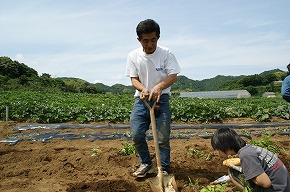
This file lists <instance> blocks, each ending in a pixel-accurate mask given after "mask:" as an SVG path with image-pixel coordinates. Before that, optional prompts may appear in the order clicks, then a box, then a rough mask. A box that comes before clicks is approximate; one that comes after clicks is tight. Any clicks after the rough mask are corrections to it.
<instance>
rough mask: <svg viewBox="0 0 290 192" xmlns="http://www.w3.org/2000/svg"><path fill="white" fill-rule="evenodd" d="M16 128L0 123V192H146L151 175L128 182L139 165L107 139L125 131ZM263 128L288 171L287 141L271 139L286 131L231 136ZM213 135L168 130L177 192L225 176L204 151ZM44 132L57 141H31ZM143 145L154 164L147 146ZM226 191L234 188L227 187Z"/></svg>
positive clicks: (214, 157) (117, 143) (119, 142)
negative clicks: (9, 138)
mask: <svg viewBox="0 0 290 192" xmlns="http://www.w3.org/2000/svg"><path fill="white" fill-rule="evenodd" d="M234 123H238V124H237V125H241V124H242V123H253V122H245V120H238V121H235V122H234ZM18 125H23V123H22V124H19V123H16V122H8V123H7V122H0V140H2V142H1V143H0V191H1V192H16V191H17V192H18V191H21V192H23V191H31V192H40V191H41V192H50V191H51V192H56V191H67V192H75V191H76V192H80V191H82V192H84V191H87V192H89V191H90V192H93V191H98V192H137V191H140V192H144V191H149V192H150V191H151V189H150V185H149V183H148V179H147V178H149V177H155V175H154V174H153V175H149V176H148V177H146V178H144V179H136V178H134V177H132V176H131V174H132V172H133V171H134V170H135V169H136V168H137V167H138V165H139V162H138V158H137V156H136V155H131V156H121V155H120V154H119V153H118V149H121V148H122V147H123V144H124V143H126V142H127V143H130V142H131V141H130V140H126V139H124V138H122V137H120V138H116V139H112V138H111V139H109V138H110V137H109V136H110V135H118V133H125V132H128V131H129V129H128V128H126V127H123V128H122V127H121V128H118V129H112V128H110V127H109V128H98V129H95V128H92V127H88V128H80V129H75V128H66V129H52V130H51V129H49V130H47V129H39V130H35V129H32V130H13V128H15V127H17V126H18ZM176 127H178V126H176ZM234 128H235V127H234ZM265 129H267V130H270V131H271V133H273V134H274V135H273V137H272V138H273V140H274V141H275V142H277V143H278V144H279V145H281V146H282V147H283V148H284V149H285V151H284V152H283V154H281V155H280V156H279V157H280V158H281V159H282V161H283V162H284V163H285V165H286V167H287V168H288V170H289V169H290V146H289V143H290V140H289V136H288V135H287V134H286V135H282V134H277V130H280V132H281V130H284V131H286V133H287V131H289V127H288V126H276V127H273V126H264V127H263V128H261V127H259V128H255V126H254V125H251V126H250V128H249V127H246V128H237V131H238V132H240V133H241V134H242V133H245V132H247V131H249V132H248V133H250V135H251V136H252V137H253V138H257V139H258V138H259V137H260V136H261V134H263V132H262V130H265ZM214 130H215V127H210V128H198V127H195V128H194V129H190V128H189V127H188V129H185V128H183V129H174V130H173V131H172V135H173V136H174V138H172V139H171V162H172V171H173V173H174V175H175V179H176V182H177V185H178V190H179V191H180V192H188V191H200V189H201V188H202V187H203V186H207V185H208V184H209V183H210V182H212V181H214V180H215V179H217V178H219V177H221V176H223V175H225V174H226V172H227V169H226V167H224V166H223V165H222V159H220V158H219V156H218V154H217V152H214V151H213V150H212V149H211V147H210V139H209V137H208V136H210V134H211V133H212V132H213V131H214ZM255 130H257V131H255ZM47 132H50V133H51V132H54V133H55V132H57V133H61V134H62V137H61V136H59V135H58V137H57V138H53V137H52V135H50V136H48V137H47V139H42V140H41V139H38V140H37V139H36V138H37V137H32V136H37V135H39V134H40V133H47ZM88 133H90V134H88ZM96 133H100V134H102V135H103V136H106V137H105V138H104V137H96V135H94V134H96ZM275 133H276V134H275ZM12 134H17V135H14V137H18V138H19V140H21V141H20V142H18V143H13V144H9V143H8V142H3V141H4V139H7V135H10V136H11V135H12ZM25 134H30V136H29V137H28V136H27V135H25ZM75 134H78V135H75ZM54 135H55V134H54ZM64 135H66V136H68V135H70V136H72V137H64ZM79 135H81V136H79ZM119 135H120V134H119ZM92 136H95V137H92ZM31 138H34V139H31ZM51 138H53V139H51ZM245 139H246V138H245ZM148 142H149V145H150V150H151V154H152V158H153V162H155V158H154V157H155V155H154V147H153V141H152V140H149V141H148ZM93 149H95V150H93ZM227 191H235V189H234V188H233V186H232V185H231V184H229V186H228V188H227Z"/></svg>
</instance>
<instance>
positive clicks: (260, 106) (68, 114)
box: [0, 92, 289, 123]
mask: <svg viewBox="0 0 290 192" xmlns="http://www.w3.org/2000/svg"><path fill="white" fill-rule="evenodd" d="M133 103H134V98H133V96H131V95H130V96H128V95H125V94H119V95H117V94H80V93H45V92H1V93H0V116H1V118H2V119H4V118H5V113H6V106H8V107H9V119H10V120H15V121H28V120H29V121H35V122H39V123H60V122H69V121H77V122H79V123H88V122H121V123H128V122H129V119H130V113H131V110H132V107H133ZM170 104H171V112H172V121H173V122H185V123H197V122H200V123H202V122H218V121H223V120H225V119H227V118H252V119H255V120H257V121H269V120H271V118H273V117H278V118H283V119H289V105H288V103H287V102H285V101H284V100H283V99H281V98H269V99H267V98H247V99H199V98H179V97H171V99H170Z"/></svg>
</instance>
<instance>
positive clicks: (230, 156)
mask: <svg viewBox="0 0 290 192" xmlns="http://www.w3.org/2000/svg"><path fill="white" fill-rule="evenodd" d="M236 157H239V155H238V154H235V155H228V158H236Z"/></svg>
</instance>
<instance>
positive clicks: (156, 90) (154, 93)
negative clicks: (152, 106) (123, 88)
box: [149, 85, 162, 103]
mask: <svg viewBox="0 0 290 192" xmlns="http://www.w3.org/2000/svg"><path fill="white" fill-rule="evenodd" d="M161 93H162V89H161V88H160V86H159V85H156V86H155V87H153V89H152V90H151V92H150V96H149V101H156V102H157V103H158V102H159V100H160V96H161Z"/></svg>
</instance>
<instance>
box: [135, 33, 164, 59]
mask: <svg viewBox="0 0 290 192" xmlns="http://www.w3.org/2000/svg"><path fill="white" fill-rule="evenodd" d="M158 38H159V37H157V35H156V32H152V33H148V34H142V37H141V39H139V38H138V41H139V42H140V43H141V45H142V47H143V51H144V52H145V53H146V54H152V53H154V51H155V50H156V47H157V41H158Z"/></svg>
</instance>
